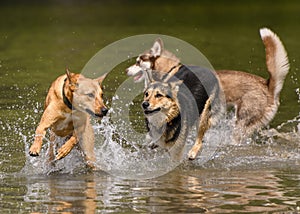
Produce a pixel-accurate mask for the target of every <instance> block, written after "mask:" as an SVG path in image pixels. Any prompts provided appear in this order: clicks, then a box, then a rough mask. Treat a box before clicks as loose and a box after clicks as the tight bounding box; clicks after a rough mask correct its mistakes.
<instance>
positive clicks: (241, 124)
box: [126, 28, 289, 140]
mask: <svg viewBox="0 0 300 214" xmlns="http://www.w3.org/2000/svg"><path fill="white" fill-rule="evenodd" d="M260 35H261V38H262V41H263V43H264V45H265V48H266V64H267V70H268V73H269V79H264V78H262V77H259V76H256V75H253V74H249V73H245V72H241V71H233V70H220V71H216V72H217V76H218V78H219V80H220V83H221V87H222V89H223V91H224V94H225V98H226V102H227V104H228V105H231V106H233V107H234V108H235V116H236V128H235V133H234V137H235V138H236V140H240V139H241V138H244V137H247V136H250V135H251V134H252V133H253V132H254V131H255V130H258V129H260V128H261V127H263V126H265V125H267V124H268V123H269V122H270V121H271V120H272V119H273V118H274V116H275V114H276V112H277V109H278V106H279V95H280V91H281V89H282V86H283V83H284V79H285V77H286V75H287V73H288V71H289V62H288V57H287V53H286V51H285V49H284V46H283V44H282V43H281V41H280V39H279V38H278V36H277V35H276V34H274V33H273V32H272V31H271V30H269V29H267V28H263V29H261V30H260ZM180 66H181V63H180V60H179V59H178V58H177V57H176V56H175V55H174V54H172V53H171V52H169V51H167V50H165V49H164V47H163V42H162V41H161V40H160V39H157V40H156V41H155V42H154V44H153V47H152V48H151V49H150V50H147V51H145V52H144V53H143V54H141V55H140V56H139V57H138V58H137V60H136V64H135V65H132V66H130V67H129V68H127V70H126V72H127V74H128V75H129V76H135V77H134V79H135V81H136V82H138V81H141V80H142V79H144V76H145V75H144V72H143V71H145V70H155V71H157V72H156V76H158V78H163V76H164V75H165V74H166V73H169V74H171V73H172V74H176V72H177V71H178V69H179V67H180Z"/></svg>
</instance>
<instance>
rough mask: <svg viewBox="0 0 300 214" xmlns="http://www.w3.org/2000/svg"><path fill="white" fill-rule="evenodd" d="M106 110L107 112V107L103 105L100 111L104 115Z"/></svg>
mask: <svg viewBox="0 0 300 214" xmlns="http://www.w3.org/2000/svg"><path fill="white" fill-rule="evenodd" d="M107 112H108V109H107V108H105V107H103V108H102V109H101V113H102V115H103V116H105V115H106V114H107Z"/></svg>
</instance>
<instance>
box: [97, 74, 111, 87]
mask: <svg viewBox="0 0 300 214" xmlns="http://www.w3.org/2000/svg"><path fill="white" fill-rule="evenodd" d="M107 74H108V73H105V74H103V75H102V76H100V77H98V78H97V79H96V80H97V81H98V83H99V85H102V82H103V80H104V79H105V77H106V75H107Z"/></svg>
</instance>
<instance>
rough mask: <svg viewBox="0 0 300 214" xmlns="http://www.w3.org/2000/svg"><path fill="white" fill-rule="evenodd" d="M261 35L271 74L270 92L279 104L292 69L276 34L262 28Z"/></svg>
mask: <svg viewBox="0 0 300 214" xmlns="http://www.w3.org/2000/svg"><path fill="white" fill-rule="evenodd" d="M260 35H261V38H262V41H263V43H264V45H265V48H266V64H267V68H268V72H269V73H270V79H269V84H268V87H269V91H270V92H271V93H272V94H273V96H274V99H275V102H279V94H280V91H281V89H282V86H283V82H284V79H285V76H286V75H287V73H288V71H289V68H290V64H289V60H288V57H287V53H286V51H285V49H284V46H283V44H282V42H281V41H280V39H279V37H278V36H277V35H276V34H275V33H273V32H272V31H271V30H269V29H267V28H262V29H260ZM278 104H279V103H278Z"/></svg>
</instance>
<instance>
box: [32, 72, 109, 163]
mask: <svg viewBox="0 0 300 214" xmlns="http://www.w3.org/2000/svg"><path fill="white" fill-rule="evenodd" d="M104 77H105V75H103V76H101V77H99V78H98V79H89V78H85V77H84V76H83V75H81V74H75V73H70V72H69V71H68V70H67V71H66V74H65V75H62V76H60V77H58V78H57V79H56V80H55V81H54V82H53V83H52V85H51V87H50V89H49V91H48V94H47V97H46V101H45V108H44V113H43V115H42V117H41V120H40V123H39V125H38V127H37V129H36V132H35V139H34V143H33V144H32V145H31V147H30V150H29V154H30V155H31V156H38V155H39V154H40V150H41V147H42V142H43V138H44V137H45V134H46V131H47V129H48V128H50V141H51V142H52V143H51V144H50V152H49V154H50V157H49V158H50V160H54V158H55V159H56V160H58V159H61V158H63V157H65V156H66V155H68V154H69V153H70V151H71V150H72V148H73V147H74V146H75V145H76V144H77V143H78V142H80V143H79V145H80V146H79V148H80V149H81V150H82V151H83V153H84V155H85V159H86V161H87V164H88V165H89V166H91V167H93V166H94V161H95V154H94V131H93V128H92V125H91V123H90V116H91V115H92V116H94V117H98V118H102V117H103V116H104V115H106V113H107V112H108V110H107V108H106V106H105V105H104V103H103V97H102V96H103V91H102V88H101V83H102V81H103V79H104ZM56 136H59V137H68V140H67V141H66V142H65V143H64V144H63V145H62V146H61V148H59V149H58V151H57V155H56V156H55V157H54V155H53V142H55V138H56Z"/></svg>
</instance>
